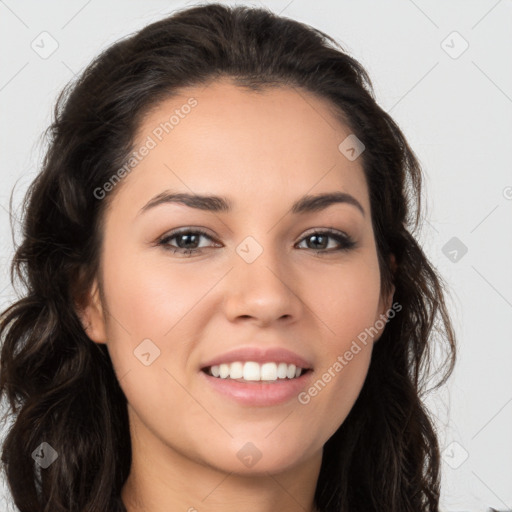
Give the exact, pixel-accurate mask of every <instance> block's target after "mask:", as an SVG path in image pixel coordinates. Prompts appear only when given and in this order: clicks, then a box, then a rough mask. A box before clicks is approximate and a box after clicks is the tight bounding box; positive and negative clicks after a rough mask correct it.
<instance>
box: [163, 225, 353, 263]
mask: <svg viewBox="0 0 512 512" xmlns="http://www.w3.org/2000/svg"><path fill="white" fill-rule="evenodd" d="M191 234H192V235H201V236H205V237H206V238H209V239H210V240H213V238H212V237H211V236H210V235H209V234H208V233H206V231H203V230H202V229H199V228H194V229H189V228H187V229H183V230H180V231H173V232H171V233H168V234H166V235H164V236H163V237H162V238H160V239H159V240H158V241H157V244H156V245H158V246H162V247H163V248H164V250H166V251H171V252H172V253H173V254H176V253H179V254H183V255H192V254H200V253H201V252H202V248H196V249H183V248H182V247H173V246H171V245H169V243H168V242H169V241H170V240H172V239H173V238H176V237H178V236H180V235H191ZM314 235H316V236H318V235H328V236H329V238H332V239H334V240H336V241H337V242H338V243H339V244H340V246H341V247H339V248H338V249H319V250H317V251H315V249H310V250H311V251H315V252H316V253H317V254H318V255H322V256H325V255H328V254H331V253H337V252H340V251H349V250H350V249H352V248H353V247H355V245H356V243H355V241H354V240H353V239H352V238H351V237H350V236H348V235H345V234H341V233H339V232H338V231H334V230H332V229H329V228H327V229H324V230H321V231H320V230H319V231H314V232H312V233H309V234H308V235H306V236H305V237H303V238H302V239H301V240H300V242H302V241H303V240H307V239H308V238H310V237H312V236H314ZM300 242H299V243H300Z"/></svg>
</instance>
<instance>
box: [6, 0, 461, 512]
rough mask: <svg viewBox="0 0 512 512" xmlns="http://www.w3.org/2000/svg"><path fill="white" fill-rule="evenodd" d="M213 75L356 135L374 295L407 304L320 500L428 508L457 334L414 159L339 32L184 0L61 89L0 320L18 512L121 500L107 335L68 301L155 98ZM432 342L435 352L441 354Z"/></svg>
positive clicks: (95, 507)
mask: <svg viewBox="0 0 512 512" xmlns="http://www.w3.org/2000/svg"><path fill="white" fill-rule="evenodd" d="M223 77H227V78H229V79H230V80H232V81H233V83H235V84H236V85H238V86H240V87H245V88H248V89H250V90H260V89H262V88H265V87H273V86H285V87H292V88H294V89H296V90H298V91H303V92H306V93H310V94H315V95H317V96H318V97H320V98H323V99H325V100H327V101H328V103H329V105H330V106H331V108H332V112H333V113H334V114H335V115H336V116H337V118H338V119H339V120H340V122H341V123H343V124H344V125H346V126H348V127H349V128H350V130H351V132H352V133H354V134H355V135H356V136H357V137H358V138H359V139H360V140H361V141H362V142H363V144H364V145H365V147H366V150H365V152H364V153H363V154H362V155H361V157H360V158H361V162H362V166H363V170H364V174H365V177H366V180H367V184H368V189H369V195H370V204H371V212H372V224H373V228H374V233H375V240H376V246H377V252H378V259H379V267H380V271H381V284H382V290H383V291H386V290H390V289H391V288H390V287H391V285H392V284H394V286H395V294H394V300H395V301H396V302H398V303H399V304H400V305H401V311H400V312H399V313H398V314H396V316H395V317H394V318H393V319H392V320H391V321H390V322H389V323H388V324H387V325H386V328H385V329H384V332H383V334H382V336H381V338H380V340H379V343H377V344H376V345H375V346H374V349H373V352H372V359H371V362H370V367H369V370H368V375H367V377H366V380H365V383H364V385H363V388H362V390H361V393H360V395H359V396H358V398H357V400H356V402H355V404H354V406H353V408H352V410H351V411H350V413H349V415H348V416H347V418H346V419H345V421H344V422H343V424H342V425H340V427H339V428H338V430H337V431H336V432H335V433H334V434H333V435H332V437H331V438H330V439H329V440H328V441H327V442H326V443H325V445H324V448H323V458H322V465H321V469H320V474H319V478H318V482H317V486H316V491H315V497H314V499H315V505H316V506H317V508H318V510H320V511H321V512H355V511H364V512H372V511H375V512H377V511H378V512H437V511H438V506H439V497H440V449H439V443H438V440H437V437H436V429H435V424H434V418H433V416H432V415H431V413H429V411H428V410H427V408H426V406H425V404H424V403H423V398H424V395H425V393H426V392H427V391H432V390H434V389H436V388H438V387H439V386H441V385H442V384H444V383H445V382H446V380H447V379H448V377H449V376H450V375H451V373H452V371H453V368H454V365H455V359H456V357H455V355H456V340H455V335H454V332H453V328H452V325H451V321H450V317H449V314H448V308H447V306H446V303H445V293H446V287H445V284H444V282H443V280H442V278H441V276H440V275H439V274H438V273H437V271H436V270H435V269H434V268H433V266H432V265H431V263H430V262H429V260H428V258H427V257H426V255H425V253H424V252H423V250H422V248H421V246H420V245H419V243H418V241H417V239H416V238H415V236H413V234H414V232H415V231H416V230H417V229H418V226H420V222H421V220H422V213H421V210H422V208H421V206H422V203H421V200H420V198H421V189H422V170H421V168H420V164H419V162H418V159H417V157H416V156H415V154H414V152H413V151H412V150H411V148H410V147H409V145H408V143H407V141H406V139H405V137H404V135H403V133H402V132H401V131H400V129H399V127H398V126H397V124H396V123H395V122H394V121H393V119H392V118H391V117H390V116H389V115H388V114H387V113H386V112H385V111H384V110H383V109H382V108H381V107H379V106H378V104H377V102H376V100H375V95H374V92H373V88H372V84H371V82H370V78H369V77H368V75H367V73H366V71H365V69H364V68H363V67H362V66H361V64H360V63H359V62H358V61H356V60H355V59H354V58H352V57H350V56H349V55H348V54H347V53H346V52H345V51H344V50H343V48H342V47H341V46H340V45H339V44H338V43H337V42H336V41H335V40H334V39H332V38H331V37H329V36H328V35H326V34H324V33H323V32H321V31H319V30H317V29H315V28H312V27H310V26H308V25H306V24H303V23H300V22H297V21H294V20H291V19H288V18H285V17H280V16H277V15H275V14H273V13H272V12H270V11H268V10H266V9H259V8H252V7H247V6H237V7H227V6H224V5H221V4H207V5H199V6H195V7H192V8H188V9H182V10H180V11H177V12H175V13H173V15H171V16H169V17H166V18H165V19H162V20H160V21H157V22H155V23H152V24H150V25H148V26H146V27H145V28H143V29H142V30H140V31H138V32H136V33H135V34H131V35H130V36H128V37H126V38H123V39H121V40H120V41H118V42H116V43H115V44H113V45H112V46H110V47H109V48H107V49H106V50H105V51H103V52H102V53H101V54H99V55H98V56H97V57H96V58H95V59H94V60H93V61H92V63H91V64H90V65H89V66H88V67H87V68H86V69H85V70H84V71H83V72H82V73H81V75H80V76H79V77H78V78H76V79H75V80H73V81H72V82H70V83H69V84H68V85H67V86H66V87H65V88H64V89H63V90H62V92H61V93H60V95H59V98H58V100H57V102H56V105H55V110H54V118H53V120H52V124H51V126H50V127H49V128H48V130H47V135H48V139H49V143H48V148H47V151H46V154H45V157H44V160H43V162H42V168H41V170H40V172H39V173H38V175H37V177H36V178H35V180H34V181H33V182H32V183H31V184H30V186H29V188H28V190H27V192H26V195H25V198H24V201H23V204H22V213H23V216H22V226H23V232H22V240H21V242H20V244H19V245H18V246H17V247H16V251H15V255H14V258H13V260H12V263H11V267H10V271H11V275H10V278H11V282H12V284H13V285H15V280H16V279H19V280H20V281H21V283H22V284H23V287H24V291H23V294H22V295H21V296H20V295H19V294H18V297H17V299H16V301H15V302H13V303H12V304H11V305H10V306H9V307H8V308H7V309H5V310H4V311H3V312H2V315H1V319H0V336H1V342H2V347H1V375H0V398H1V399H2V401H3V400H4V399H6V400H7V405H8V412H7V413H6V415H5V416H4V421H5V418H6V417H7V416H9V418H11V419H12V422H11V424H10V425H9V429H8V430H7V435H6V437H5V440H4V442H3V444H2V451H1V460H2V463H3V467H2V468H3V470H4V471H5V474H6V477H7V482H8V485H9V490H10V492H11V494H12V497H13V499H14V503H15V505H16V506H17V507H18V509H19V510H20V511H21V512H104V511H105V510H109V511H113V512H122V511H126V508H125V506H124V504H123V502H122V500H121V497H120V495H121V489H122V487H123V484H124V482H125V480H126V478H127V476H128V474H129V470H130V464H131V445H130V434H129V422H128V414H127V403H126V397H125V395H124V393H123V392H122V390H121V388H120V386H119V383H118V380H117V378H116V374H115V372H114V369H113V366H112V363H111V360H110V357H109V355H108V352H107V349H106V346H105V345H104V344H97V343H94V342H92V341H91V339H89V338H88V336H87V334H86V332H85V331H84V328H83V326H82V324H81V322H80V319H79V316H78V314H77V305H79V304H81V301H82V299H83V298H84V296H85V292H86V290H88V289H89V287H90V285H91V283H92V281H93V278H94V277H95V276H96V275H97V272H98V268H99V267H98V265H99V254H100V247H101V244H102V230H103V224H102V222H103V220H104V214H105V209H106V208H107V207H108V204H109V202H110V200H111V198H112V194H113V193H110V194H108V195H107V197H106V198H105V199H103V200H99V199H98V198H97V197H96V196H95V193H94V191H95V190H96V189H97V188H98V187H101V186H102V185H103V184H104V183H105V182H107V181H108V180H109V178H110V177H111V176H112V175H113V174H114V173H115V171H116V170H118V169H120V168H121V167H122V166H123V164H124V163H125V161H126V159H127V156H128V155H129V154H130V153H131V151H133V149H134V147H133V145H134V138H135V135H136V133H137V128H138V127H139V126H140V122H141V120H142V118H143V116H144V115H145V114H146V113H148V112H149V110H150V109H153V108H155V107H158V105H159V103H160V102H161V101H163V100H165V99H168V98H170V97H172V96H173V95H175V94H177V93H179V92H180V89H182V88H184V87H187V86H197V85H201V84H208V83H211V81H214V80H216V79H218V78H223ZM118 188H119V187H117V189H118ZM11 208H12V196H11ZM390 254H393V255H394V256H395V262H396V265H395V267H394V268H391V266H390V265H391V263H390V261H389V255H390ZM434 348H435V349H437V348H444V357H443V358H442V360H438V358H434ZM434 362H435V364H434ZM433 375H436V376H439V379H438V382H437V383H436V384H435V385H432V386H431V387H430V388H428V389H427V384H430V383H431V382H432V376H433ZM43 441H44V442H47V443H48V444H49V445H51V446H52V447H53V448H54V449H55V450H56V451H57V452H58V458H57V459H56V460H55V461H54V462H53V464H51V466H50V467H48V468H46V469H42V468H40V467H38V466H37V465H36V464H35V463H34V460H35V459H34V458H33V457H32V456H31V454H32V453H33V451H34V450H35V449H36V448H37V447H38V446H40V444H41V443H42V442H43Z"/></svg>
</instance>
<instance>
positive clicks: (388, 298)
mask: <svg viewBox="0 0 512 512" xmlns="http://www.w3.org/2000/svg"><path fill="white" fill-rule="evenodd" d="M389 265H390V267H391V272H392V274H393V276H394V275H395V271H396V259H395V255H394V254H390V255H389ZM393 280H394V279H393ZM394 294H395V285H394V283H393V282H391V286H390V289H389V292H388V293H387V294H385V295H381V297H380V301H379V316H378V317H377V318H378V319H380V320H381V321H382V320H384V322H386V318H387V317H388V311H389V310H390V309H391V307H392V304H393V296H394ZM377 322H378V320H376V324H377ZM386 323H387V322H386ZM384 328H385V325H384V326H383V327H382V328H381V329H378V331H379V333H378V335H377V336H376V338H375V339H374V341H375V342H377V341H378V340H379V339H380V337H381V335H382V333H383V331H384Z"/></svg>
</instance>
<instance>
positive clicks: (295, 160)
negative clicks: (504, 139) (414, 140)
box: [0, 4, 455, 512]
mask: <svg viewBox="0 0 512 512" xmlns="http://www.w3.org/2000/svg"><path fill="white" fill-rule="evenodd" d="M51 136H52V137H51V145H50V147H49V150H48V153H47V156H46V159H45V161H44V167H43V169H42V171H41V173H40V174H39V175H38V177H37V178H36V179H35V181H34V182H33V183H32V185H31V186H30V188H29V191H28V193H27V196H26V200H25V201H26V202H25V216H24V239H23V241H22V243H21V245H20V246H19V248H18V249H17V251H16V254H15V258H14V261H13V270H15V271H17V273H18V275H19V277H20V278H21V279H22V280H23V282H24V284H25V285H26V294H25V296H24V297H22V298H20V300H19V301H17V302H16V303H14V304H13V305H11V306H10V307H9V308H8V309H7V310H6V311H5V312H4V313H3V315H2V321H1V324H0V332H1V336H2V343H3V346H2V353H1V366H2V367H1V370H2V372H1V379H0V393H1V396H2V397H5V398H7V399H8V401H9V405H10V407H11V409H12V415H13V419H14V421H13V424H12V425H11V426H10V428H9V430H8V434H7V436H6V439H5V442H4V444H3V452H2V460H3V462H4V464H5V471H6V476H7V479H8V483H9V486H10V489H11V493H12V495H13V498H14V501H15V503H16V505H17V507H18V508H19V510H21V511H22V512H28V511H34V512H35V511H43V510H45V511H46V510H51V511H77V512H78V511H80V512H82V511H98V512H99V511H106V510H109V511H128V512H134V511H148V512H160V511H164V510H165V511H168V510H188V511H194V510H197V511H217V510H223V511H231V510H233V511H234V510H240V509H243V510H245V511H259V512H261V511H270V510H283V511H296V510H304V511H316V512H327V511H329V512H330V511H336V512H340V511H344V512H345V511H346V512H353V511H365V512H367V511H377V510H378V511H379V512H388V511H389V512H398V511H410V512H413V511H414V512H418V511H429V512H432V511H437V510H438V503H439V494H440V492H439V491H440V489H439V487H440V475H439V465H440V455H439V446H438V441H437V438H436V434H435V428H434V424H433V421H432V419H431V417H430V416H429V413H428V411H427V409H426V407H425V406H424V404H423V403H422V396H423V394H424V392H425V391H426V388H425V383H426V381H427V379H428V378H429V377H431V371H437V372H441V373H440V378H439V380H438V382H437V384H436V386H435V387H439V386H440V385H441V384H443V383H444V382H445V381H446V379H447V378H448V376H449V375H450V374H451V372H452V370H453V366H454V363H455V339H454V333H453V330H452V327H451V324H450V319H449V316H448V313H447V308H446V306H445V302H444V298H443V285H442V280H441V278H440V277H439V276H438V275H437V273H436V271H435V269H434V268H433V267H432V266H431V264H430V263H429V261H428V259H427V258H426V256H425V254H424V253H423V251H422V249H421V247H420V246H419V244H418V242H417V241H416V239H415V238H414V237H413V236H412V232H413V230H414V229H415V228H416V227H417V225H418V222H419V221H420V196H421V170H420V167H419V164H418V161H417V159H416V157H415V155H414V153H413V151H412V150H411V148H410V147H409V146H408V144H407V142H406V140H405V138H404V136H403V134H402V133H401V131H400V130H399V128H398V127H397V125H396V124H395V123H394V121H393V120H392V119H391V118H390V117H389V116H388V115H387V114H386V113H385V112H384V111H383V110H382V109H381V108H380V107H379V106H378V105H377V104H376V102H375V100H374V97H373V92H372V89H371V83H370V80H369V78H368V76H367V74H366V72H365V71H364V69H363V68H362V67H361V65H360V64H359V63H358V62H356V61H355V60H354V59H353V58H351V57H350V56H348V55H347V54H345V53H344V52H343V50H342V48H340V47H339V46H338V45H337V43H336V42H335V41H334V40H332V39H331V38H329V37H328V36H327V35H325V34H323V33H322V32H319V31H318V30H315V29H313V28H311V27H308V26H306V25H304V24H301V23H298V22H296V21H292V20H289V19H285V18H281V17H278V16H276V15H274V14H272V13H270V12H267V11H265V10H261V9H253V8H248V7H235V8H229V7H226V6H222V5H220V4H210V5H206V6H199V7H193V8H190V9H186V10H182V11H180V12H177V13H175V14H174V15H173V16H171V17H168V18H166V19H163V20H161V21H159V22H157V23H153V24H151V25H149V26H147V27H145V28H144V29H143V30H141V31H140V32H138V33H137V34H135V35H133V36H131V37H129V38H127V39H125V40H123V41H120V42H118V43H116V44H114V45H113V46H112V47H110V48H109V49H107V50H106V51H105V52H103V53H102V54H101V55H100V56H99V57H98V58H96V59H95V61H94V62H93V63H92V64H91V65H90V66H89V67H88V68H87V69H86V70H85V72H84V73H83V74H82V76H81V77H80V78H79V79H78V80H77V82H76V83H74V84H72V85H71V86H69V87H68V88H67V89H66V90H65V91H64V92H63V93H62V94H61V96H60V98H59V100H58V104H57V106H56V110H55V122H54V123H53V125H52V127H51ZM435 332H437V333H440V337H439V339H437V340H435V339H434V338H433V335H434V333H435ZM434 342H436V343H442V344H444V345H443V346H444V347H445V348H446V354H447V355H446V359H445V360H444V361H442V364H441V366H440V367H438V368H435V369H433V368H432V363H433V362H432V361H431V355H432V353H431V350H432V344H433V343H434Z"/></svg>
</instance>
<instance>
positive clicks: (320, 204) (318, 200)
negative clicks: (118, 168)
mask: <svg viewBox="0 0 512 512" xmlns="http://www.w3.org/2000/svg"><path fill="white" fill-rule="evenodd" d="M167 203H178V204H183V205H185V206H188V207H190V208H196V209H198V210H204V211H208V212H219V213H229V212H230V211H231V210H232V208H233V203H232V202H231V201H230V200H229V199H228V198H226V197H222V196H212V195H210V196H202V195H197V194H187V193H174V192H172V191H169V190H166V191H165V192H162V193H160V194H158V195H156V196H155V197H153V198H152V199H150V200H149V201H148V202H147V203H146V204H145V205H144V206H143V207H142V208H141V209H140V211H139V213H138V214H137V215H139V214H141V213H144V212H146V211H148V210H150V209H151V208H154V207H156V206H158V205H160V204H167ZM338 203H345V204H350V205H352V206H355V207H356V208H357V209H358V210H359V211H360V212H361V213H362V214H363V216H364V215H365V211H364V208H363V207H362V205H361V203H360V202H359V201H358V200H357V199H356V198H355V197H354V196H351V195H350V194H347V193H346V192H330V193H325V194H317V195H306V196H303V197H301V198H300V199H299V200H297V201H296V202H295V203H293V205H292V208H291V212H292V213H293V214H296V215H298V214H305V213H311V212H318V211H321V210H324V209H326V208H328V207H329V206H331V205H333V204H338Z"/></svg>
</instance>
